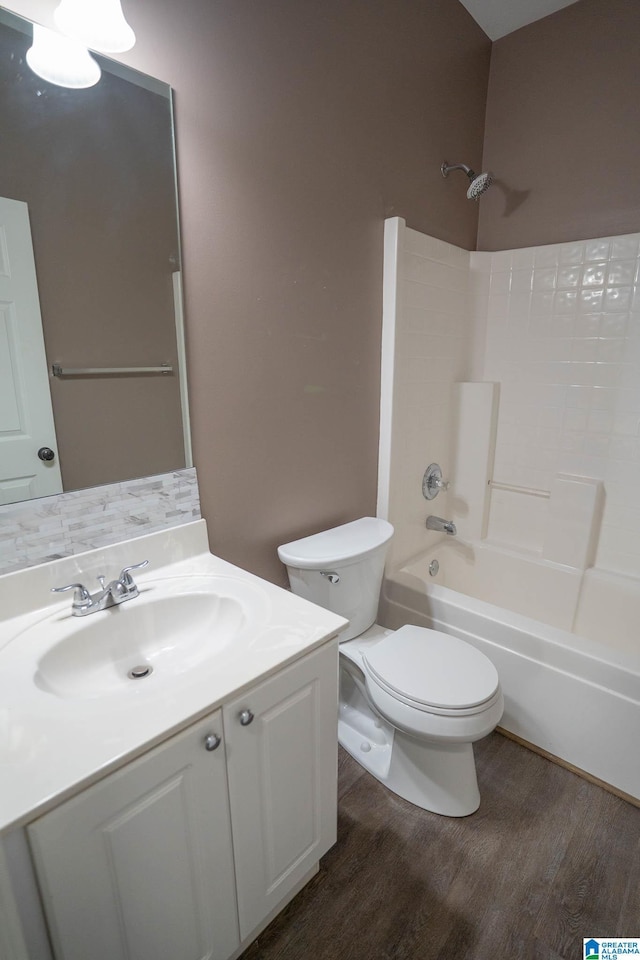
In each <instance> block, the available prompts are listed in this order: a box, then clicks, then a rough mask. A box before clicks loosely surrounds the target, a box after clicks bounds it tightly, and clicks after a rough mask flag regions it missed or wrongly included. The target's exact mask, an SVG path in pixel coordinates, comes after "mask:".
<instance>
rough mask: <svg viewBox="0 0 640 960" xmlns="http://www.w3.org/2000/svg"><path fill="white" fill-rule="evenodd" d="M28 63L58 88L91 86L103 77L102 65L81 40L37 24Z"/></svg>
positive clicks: (39, 74)
mask: <svg viewBox="0 0 640 960" xmlns="http://www.w3.org/2000/svg"><path fill="white" fill-rule="evenodd" d="M27 63H28V64H29V66H30V67H31V69H32V70H33V72H34V73H36V74H37V75H38V76H39V77H42V79H43V80H48V81H49V83H55V84H56V86H58V87H71V88H74V89H82V88H84V87H92V86H94V84H96V83H97V82H98V80H99V79H100V76H101V70H100V67H99V66H98V64H97V63H96V61H95V60H94V59H93V57H92V56H91V54H90V53H89V51H88V50H87V48H86V47H85V46H84V45H83V44H82V43H81V42H80V41H79V40H74V39H73V38H72V37H65V36H63V35H62V34H61V33H58V32H57V30H49V28H48V27H42V26H40V25H39V24H37V23H34V25H33V44H32V46H31V47H30V48H29V49H28V50H27Z"/></svg>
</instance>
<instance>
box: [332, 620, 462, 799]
mask: <svg viewBox="0 0 640 960" xmlns="http://www.w3.org/2000/svg"><path fill="white" fill-rule="evenodd" d="M381 632H382V631H381V628H379V627H378V628H372V630H370V631H367V634H365V638H368V637H370V639H371V640H375V639H377V637H379V636H380V633H381ZM387 632H389V631H386V630H385V631H384V633H387ZM352 642H353V641H352ZM363 642H364V640H363ZM338 742H339V743H340V745H341V746H342V747H344V749H345V750H346V751H347V753H349V754H350V755H351V756H352V757H353V759H354V760H355V761H356V762H357V763H359V764H360V766H361V767H363V768H364V769H365V770H367V772H368V773H370V774H372V776H374V777H375V778H376V779H377V780H379V781H380V783H382V784H384V786H385V787H387V788H388V789H389V790H391V791H392V792H393V793H395V794H397V795H398V796H399V797H402V798H403V799H404V800H408V801H409V803H413V804H415V806H417V807H421V808H422V809H423V810H429V811H430V812H431V813H438V814H440V815H442V816H445V817H467V816H469V815H470V814H472V813H475V811H476V810H477V809H478V807H479V805H480V792H479V790H478V780H477V777H476V765H475V759H474V755H473V744H472V743H470V742H463V743H459V742H455V741H447V740H444V741H429V740H424V739H420V740H418V739H416V738H415V737H412V736H411V735H410V734H408V733H405V732H404V731H402V730H400V729H398V728H396V727H394V726H393V725H392V724H390V723H389V722H388V721H387V720H385V719H384V718H383V717H381V716H380V714H379V713H378V712H377V710H375V709H374V708H373V707H372V705H371V702H370V700H369V697H368V695H367V692H366V687H365V684H364V678H363V677H362V676H361V674H360V671H359V669H358V668H357V666H356V665H355V664H354V663H352V662H350V661H349V660H346V659H344V660H343V659H341V665H340V709H339V715H338Z"/></svg>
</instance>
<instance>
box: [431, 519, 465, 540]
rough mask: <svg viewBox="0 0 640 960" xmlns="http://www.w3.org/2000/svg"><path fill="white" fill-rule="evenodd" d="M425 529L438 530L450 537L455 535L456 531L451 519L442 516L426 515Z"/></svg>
mask: <svg viewBox="0 0 640 960" xmlns="http://www.w3.org/2000/svg"><path fill="white" fill-rule="evenodd" d="M427 530H438V531H439V532H440V533H448V534H449V536H450V537H455V535H456V533H457V532H458V531H457V530H456V525H455V523H454V522H453V520H443V519H442V517H427Z"/></svg>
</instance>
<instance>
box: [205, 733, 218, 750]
mask: <svg viewBox="0 0 640 960" xmlns="http://www.w3.org/2000/svg"><path fill="white" fill-rule="evenodd" d="M221 743H222V737H219V736H218V734H217V733H210V734H208V735H207V736H206V737H205V738H204V748H205V750H217V749H218V747H219V746H220V744H221Z"/></svg>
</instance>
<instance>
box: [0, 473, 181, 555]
mask: <svg viewBox="0 0 640 960" xmlns="http://www.w3.org/2000/svg"><path fill="white" fill-rule="evenodd" d="M198 519H200V500H199V494H198V480H197V476H196V471H195V469H194V468H188V469H186V470H178V471H176V472H175V473H166V474H161V475H159V476H154V477H142V478H141V479H138V480H126V481H123V482H120V483H112V484H108V485H106V486H102V487H91V488H90V489H88V490H77V491H73V492H71V493H61V494H59V495H57V496H53V497H43V498H41V499H39V500H30V501H26V502H22V503H14V504H7V505H4V506H0V531H1V532H0V574H3V573H10V572H12V571H13V570H21V569H24V568H25V567H32V566H35V565H37V564H39V563H45V562H46V561H48V560H56V559H59V558H60V557H68V556H72V555H73V554H76V553H82V552H83V551H85V550H92V549H95V548H97V547H104V546H108V545H109V544H112V543H118V542H119V541H121V540H129V539H132V538H133V537H140V536H143V535H144V534H147V533H155V532H156V531H158V530H162V529H165V528H166V527H175V526H179V525H180V524H183V523H190V522H191V521H192V520H198Z"/></svg>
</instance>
